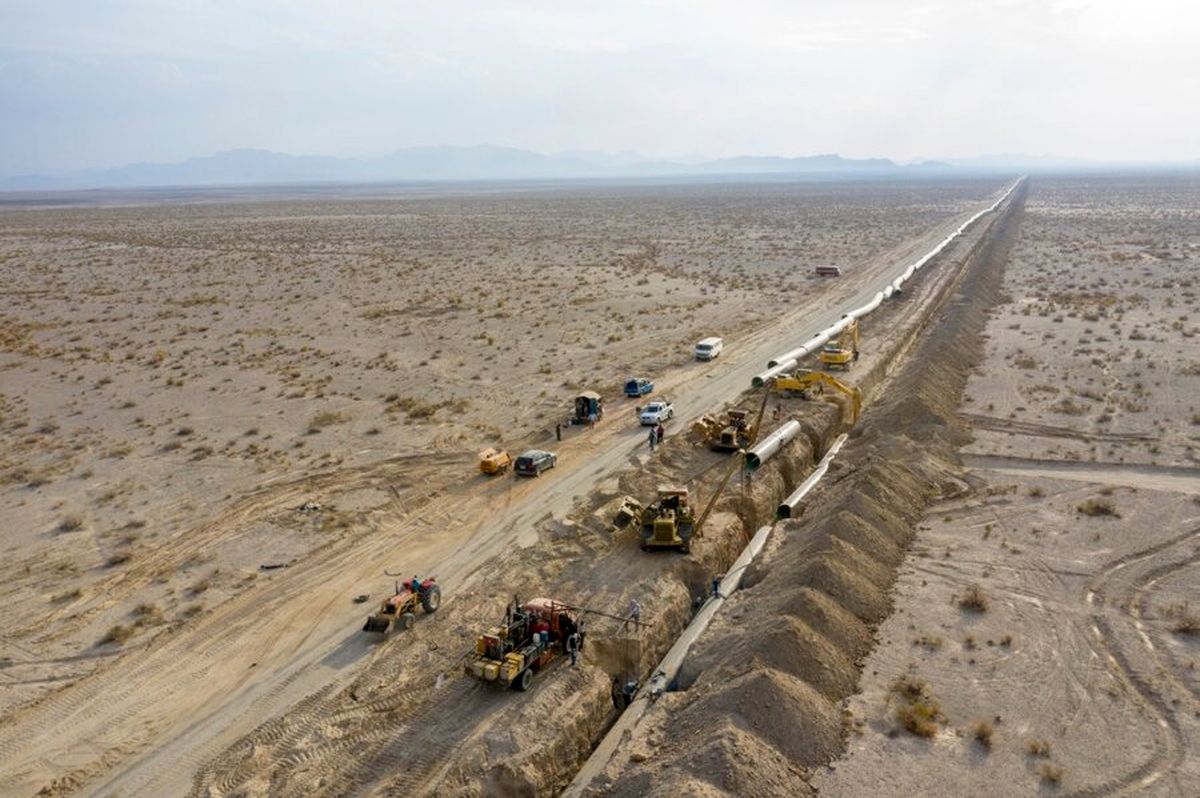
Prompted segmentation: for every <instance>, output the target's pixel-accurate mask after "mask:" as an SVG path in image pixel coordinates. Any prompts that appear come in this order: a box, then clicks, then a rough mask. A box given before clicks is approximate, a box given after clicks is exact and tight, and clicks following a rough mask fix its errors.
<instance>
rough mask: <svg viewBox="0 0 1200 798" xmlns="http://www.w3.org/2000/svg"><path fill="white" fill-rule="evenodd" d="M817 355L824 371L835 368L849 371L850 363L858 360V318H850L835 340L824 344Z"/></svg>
mask: <svg viewBox="0 0 1200 798" xmlns="http://www.w3.org/2000/svg"><path fill="white" fill-rule="evenodd" d="M817 357H818V359H820V361H821V365H823V366H824V367H825V370H826V371H832V370H833V369H835V368H840V369H842V370H843V371H849V370H850V366H851V364H853V363H855V362H856V361H857V360H858V319H851V320H850V323H849V324H847V325H846V327H845V328H844V329H843V330H842V332H841V334H840V335H838V337H837V340H836V341H830V342H829V343H827V344H825V346H823V347H822V348H821V351H820V353H819V354H818V355H817Z"/></svg>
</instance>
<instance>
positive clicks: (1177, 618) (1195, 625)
mask: <svg viewBox="0 0 1200 798" xmlns="http://www.w3.org/2000/svg"><path fill="white" fill-rule="evenodd" d="M1163 615H1164V616H1165V617H1167V618H1169V619H1170V620H1171V631H1172V632H1174V633H1175V634H1177V635H1195V634H1200V615H1197V614H1196V612H1195V611H1193V610H1192V608H1191V607H1189V606H1188V604H1187V602H1186V601H1185V602H1183V603H1182V604H1172V605H1171V606H1169V607H1167V608H1166V610H1164V611H1163Z"/></svg>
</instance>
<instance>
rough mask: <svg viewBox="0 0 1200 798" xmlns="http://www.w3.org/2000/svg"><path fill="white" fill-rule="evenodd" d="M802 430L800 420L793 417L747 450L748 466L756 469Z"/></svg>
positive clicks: (750, 468) (753, 469)
mask: <svg viewBox="0 0 1200 798" xmlns="http://www.w3.org/2000/svg"><path fill="white" fill-rule="evenodd" d="M799 432H800V422H799V421H796V420H795V419H792V420H791V421H788V422H787V423H785V424H784V425H783V426H782V427H780V428H779V429H777V430H775V431H774V432H772V433H771V434H770V435H768V436H767V437H765V438H763V439H762V440H761V441H759V442H758V443H756V444H754V446H753V447H751V448H750V451H748V452H746V468H747V469H748V470H750V471H755V470H757V469H758V467H759V466H761V465H762V464H763V463H765V462H767V461H768V460H770V459H771V457H772V456H773V455H774V454H775V453H776V452H778V451H779V450H780V449H782V448H783V445H784V444H785V443H787V442H788V441H790V440H791V439H792V438H794V437H796V435H797V434H799Z"/></svg>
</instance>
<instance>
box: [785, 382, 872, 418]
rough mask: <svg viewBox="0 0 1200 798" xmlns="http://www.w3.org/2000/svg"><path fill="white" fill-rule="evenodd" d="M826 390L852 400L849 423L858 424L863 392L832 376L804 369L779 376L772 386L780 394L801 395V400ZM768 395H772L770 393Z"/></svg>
mask: <svg viewBox="0 0 1200 798" xmlns="http://www.w3.org/2000/svg"><path fill="white" fill-rule="evenodd" d="M824 388H830V389H832V390H834V391H837V392H838V393H840V394H842V395H843V396H845V397H846V398H847V399H849V400H850V417H849V418H848V419H847V421H848V422H849V423H850V424H854V423H856V422H857V421H858V416H859V414H860V413H861V412H862V391H860V390H859V389H858V388H857V387H854V386H850V385H846V384H845V383H844V382H842V381H841V380H839V379H837V378H836V377H834V376H832V375H830V374H826V373H825V372H823V371H809V370H808V369H802V370H800V371H797V372H795V373H794V374H781V375H779V376H778V377H776V378H775V381H774V383H773V384H772V385H771V386H770V389H771V390H775V391H778V392H780V393H785V392H788V391H790V392H793V393H795V394H797V395H799V396H800V398H801V399H809V398H810V396H809V394H810V393H812V392H819V391H821V390H823V389H824ZM768 395H770V394H769V392H768Z"/></svg>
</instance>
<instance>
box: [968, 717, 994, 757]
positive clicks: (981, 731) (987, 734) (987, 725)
mask: <svg viewBox="0 0 1200 798" xmlns="http://www.w3.org/2000/svg"><path fill="white" fill-rule="evenodd" d="M995 733H996V727H995V726H994V725H992V722H991V721H990V720H981V721H977V722H975V723H974V724H972V726H971V736H972V737H974V738H975V742H977V743H979V744H980V745H981V746H983V748H984V750H986V751H990V750H992V735H993V734H995Z"/></svg>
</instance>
